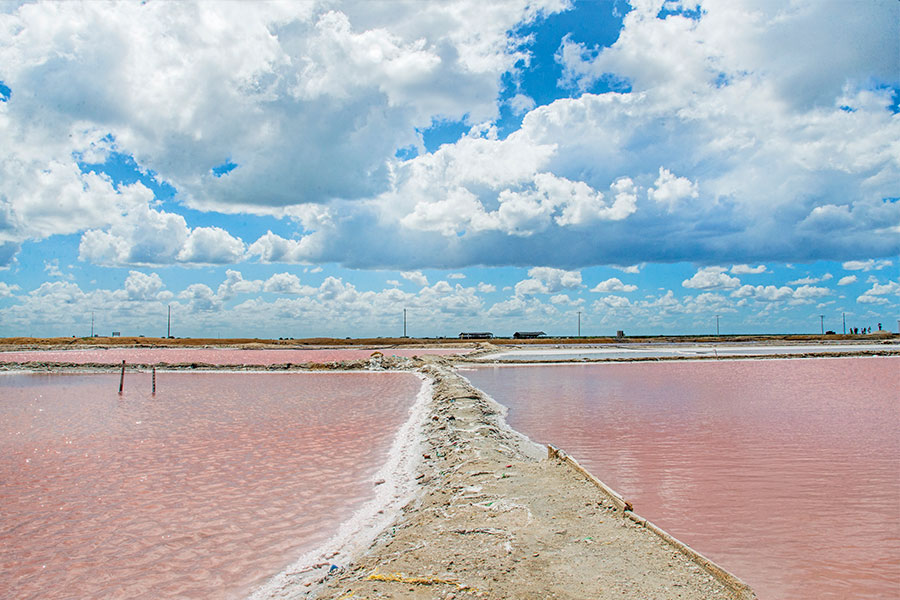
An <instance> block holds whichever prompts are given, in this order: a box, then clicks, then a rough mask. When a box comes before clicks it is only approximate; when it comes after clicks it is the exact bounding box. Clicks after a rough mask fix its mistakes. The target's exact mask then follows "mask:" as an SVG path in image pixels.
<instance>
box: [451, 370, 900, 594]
mask: <svg viewBox="0 0 900 600" xmlns="http://www.w3.org/2000/svg"><path fill="white" fill-rule="evenodd" d="M463 374H464V375H465V376H467V377H468V378H469V379H470V380H471V381H472V383H473V384H475V385H476V386H478V387H480V388H481V389H483V390H484V391H486V392H487V393H489V394H490V395H492V396H493V397H494V398H495V399H496V400H497V401H499V402H500V403H502V404H504V405H506V406H507V407H509V415H508V417H507V420H508V421H509V423H510V425H512V426H513V427H514V428H515V429H518V430H519V431H521V432H523V433H525V434H527V435H529V436H530V437H531V438H532V439H533V440H535V441H538V442H542V443H553V444H554V445H557V446H559V447H561V448H562V449H564V450H565V451H567V452H568V453H569V454H571V455H572V456H574V457H575V458H577V459H578V460H579V462H581V464H583V465H584V466H585V467H587V468H588V469H589V470H590V471H591V472H592V473H594V474H595V475H596V476H597V477H599V478H600V479H601V480H603V481H605V482H606V483H608V484H610V485H611V486H612V487H613V488H615V489H616V490H618V491H619V492H620V493H621V494H622V495H624V496H625V498H626V499H628V500H630V501H631V502H633V504H634V508H635V512H637V513H638V514H640V515H641V516H643V517H646V518H648V519H650V520H651V521H653V522H654V523H656V524H657V525H659V526H660V527H662V528H663V529H666V530H667V531H669V532H670V533H671V534H673V535H674V536H675V537H677V538H679V539H681V540H682V541H684V542H686V543H687V544H689V545H690V546H692V547H694V548H695V549H697V550H698V551H700V552H701V553H704V554H706V555H707V556H709V557H710V558H712V559H713V560H714V561H717V562H718V563H719V564H721V565H723V566H724V567H725V568H726V569H728V570H730V571H731V572H733V573H734V574H736V575H737V576H738V577H740V578H742V579H744V580H745V581H746V582H747V583H749V584H750V585H751V586H752V587H753V588H754V590H755V591H756V592H757V594H759V597H760V598H761V600H787V599H790V600H801V599H809V600H822V599H833V600H838V599H841V600H842V599H846V598H866V599H868V600H875V599H882V600H888V599H892V600H895V599H896V598H898V597H900V435H898V433H900V393H898V390H900V358H840V359H796V360H759V361H746V360H741V361H718V362H709V361H705V362H679V363H673V362H668V363H631V364H625V363H622V364H595V365H564V366H528V367H493V368H488V367H484V368H478V369H475V370H472V371H465V372H463Z"/></svg>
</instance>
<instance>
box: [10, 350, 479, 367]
mask: <svg viewBox="0 0 900 600" xmlns="http://www.w3.org/2000/svg"><path fill="white" fill-rule="evenodd" d="M470 351H471V348H406V347H403V348H374V347H373V348H317V349H302V350H274V349H259V350H241V349H234V348H100V349H91V350H29V351H22V352H0V363H4V362H5V363H24V362H31V361H37V362H53V363H74V364H87V363H100V364H121V363H122V361H123V360H124V361H125V362H127V363H128V364H146V365H151V364H160V363H168V364H178V363H205V364H210V365H280V364H286V363H291V364H295V365H296V364H301V363H305V362H312V363H327V362H333V361H342V360H360V359H367V358H369V357H370V356H371V355H372V353H373V352H381V353H382V354H384V355H385V356H391V355H394V356H404V357H411V356H422V355H424V354H437V355H442V356H444V355H451V354H464V353H466V352H470Z"/></svg>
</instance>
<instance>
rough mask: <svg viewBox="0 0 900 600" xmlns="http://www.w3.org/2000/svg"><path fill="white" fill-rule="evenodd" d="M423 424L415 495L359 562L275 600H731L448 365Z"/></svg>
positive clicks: (434, 369) (743, 593) (745, 594)
mask: <svg viewBox="0 0 900 600" xmlns="http://www.w3.org/2000/svg"><path fill="white" fill-rule="evenodd" d="M434 362H435V363H437V364H436V365H433V366H428V367H425V369H424V371H425V372H426V373H428V374H429V375H430V376H432V377H433V378H434V380H435V391H434V396H433V399H432V403H431V406H430V407H429V408H430V412H429V418H428V421H427V424H426V425H425V432H424V433H425V436H426V443H425V446H424V455H423V456H424V459H423V462H422V464H421V467H420V473H419V482H420V484H421V486H422V490H421V493H420V494H419V496H418V497H417V498H416V499H415V500H413V501H412V502H410V503H409V504H408V505H407V506H406V507H404V509H403V512H402V515H401V516H400V518H399V519H398V520H397V522H396V523H395V524H394V526H392V527H390V528H388V530H386V531H385V532H383V533H382V534H381V536H380V537H379V538H378V539H376V541H375V543H374V544H373V545H372V546H371V547H370V548H369V550H368V551H367V552H365V553H364V554H363V555H361V556H358V557H357V558H356V560H355V562H354V563H352V564H350V565H348V566H347V567H345V568H344V569H342V570H341V571H337V572H334V573H333V574H332V575H331V576H330V577H325V578H324V580H323V583H322V585H321V586H319V587H318V588H316V586H310V587H300V589H297V588H293V589H291V588H289V589H288V590H285V591H284V593H285V597H292V598H299V597H308V598H311V597H316V598H329V599H348V598H354V599H358V598H411V599H426V598H429V599H431V598H443V599H451V598H453V599H457V600H462V599H468V598H522V599H545V598H559V599H576V598H578V599H588V598H597V599H602V598H617V599H621V598H627V599H642V600H647V599H677V598H683V599H700V598H703V599H718V598H722V599H736V598H753V597H754V596H753V594H752V592H750V590H749V588H746V589H743V590H737V591H735V590H733V589H729V588H727V587H726V586H725V585H724V584H723V583H722V582H721V581H720V580H718V579H716V578H714V577H713V576H711V575H710V574H709V573H708V572H707V571H705V570H704V569H703V568H702V567H701V566H699V565H698V564H697V563H695V562H692V561H691V560H690V559H689V558H688V557H687V556H686V555H685V554H683V553H682V552H680V551H678V550H677V549H675V548H674V547H673V546H672V545H669V544H668V543H666V542H665V541H664V540H663V539H662V538H660V537H659V536H657V535H656V534H654V533H652V532H651V531H649V530H648V529H646V528H644V527H642V526H640V525H639V524H637V523H635V522H634V521H633V520H631V519H629V518H627V516H626V515H625V514H623V513H622V512H621V511H617V510H616V508H615V507H614V506H613V503H612V502H611V500H610V499H609V498H608V497H607V496H605V495H604V494H603V493H601V491H600V490H599V489H598V488H597V487H595V486H594V485H593V484H592V483H590V482H589V481H588V480H587V479H586V478H585V477H584V476H582V475H580V474H578V473H577V472H575V471H574V470H573V469H572V468H571V467H569V466H567V465H566V464H564V463H563V462H561V461H560V460H551V459H547V458H546V450H544V449H543V448H541V447H537V446H536V445H534V444H532V443H531V442H529V441H528V440H526V439H524V438H523V437H522V436H520V435H519V434H517V433H516V432H514V431H512V430H511V429H509V428H508V427H507V426H506V425H505V422H504V421H503V419H502V416H501V414H500V412H499V411H500V407H499V406H497V405H496V404H495V403H493V402H491V401H489V400H487V399H485V398H484V397H482V395H481V394H480V393H479V392H478V391H477V390H476V389H474V388H472V387H471V386H469V385H468V384H467V383H466V382H465V380H464V379H462V378H461V377H459V376H457V375H456V374H454V373H453V372H452V370H451V369H450V368H449V367H447V366H442V365H441V363H446V359H434Z"/></svg>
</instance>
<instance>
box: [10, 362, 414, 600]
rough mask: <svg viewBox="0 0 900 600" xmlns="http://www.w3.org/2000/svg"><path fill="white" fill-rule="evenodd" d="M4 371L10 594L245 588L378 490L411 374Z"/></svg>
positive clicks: (404, 412) (209, 592) (216, 594)
mask: <svg viewBox="0 0 900 600" xmlns="http://www.w3.org/2000/svg"><path fill="white" fill-rule="evenodd" d="M127 383H128V385H126V390H125V393H124V394H123V395H121V396H119V395H118V394H117V390H118V376H115V375H40V374H3V375H0V482H2V485H0V590H2V592H0V596H2V597H5V598H42V599H43V598H50V599H53V598H153V599H156V598H174V597H178V598H243V597H245V596H246V595H247V593H248V592H250V591H251V590H252V589H253V588H254V587H256V586H259V585H261V584H262V583H264V582H265V581H266V580H267V579H268V578H269V577H271V576H272V575H274V574H275V573H277V572H278V571H280V570H281V569H283V568H285V566H286V565H288V564H289V563H291V562H292V561H294V560H296V559H297V558H298V557H299V556H301V555H302V554H304V553H305V552H307V551H309V550H311V549H313V548H315V547H317V546H319V545H321V544H322V543H323V542H325V541H326V540H327V539H328V538H329V537H330V536H332V535H333V534H334V533H335V532H336V531H337V529H338V527H339V525H340V524H341V523H342V522H344V521H346V520H347V519H348V518H349V517H350V516H351V515H352V514H353V513H354V511H355V510H357V508H358V507H360V506H361V505H362V504H363V503H365V502H366V501H367V500H369V499H370V498H372V497H373V495H374V491H373V490H374V488H373V477H374V476H375V473H376V471H377V470H378V469H379V467H380V466H381V465H382V464H384V463H385V462H386V460H387V457H388V453H389V449H390V447H391V443H392V441H393V438H394V436H395V435H396V433H397V430H398V427H399V426H400V425H401V424H402V423H403V422H404V421H406V420H407V419H408V418H409V409H410V407H411V406H412V405H413V402H414V399H415V396H416V394H417V393H418V392H419V390H420V387H421V382H420V380H419V379H418V378H417V377H416V376H414V375H412V374H408V373H291V374H288V373H275V374H260V373H190V374H188V373H164V374H160V375H158V382H157V383H158V392H157V394H156V395H155V396H151V395H150V393H149V391H150V376H149V375H143V374H129V375H128V380H127Z"/></svg>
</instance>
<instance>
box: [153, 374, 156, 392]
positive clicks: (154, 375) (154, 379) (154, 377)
mask: <svg viewBox="0 0 900 600" xmlns="http://www.w3.org/2000/svg"><path fill="white" fill-rule="evenodd" d="M153 395H154V396H155V395H156V367H153Z"/></svg>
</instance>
